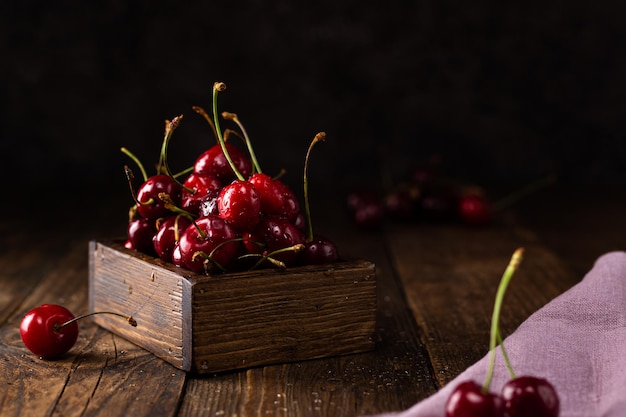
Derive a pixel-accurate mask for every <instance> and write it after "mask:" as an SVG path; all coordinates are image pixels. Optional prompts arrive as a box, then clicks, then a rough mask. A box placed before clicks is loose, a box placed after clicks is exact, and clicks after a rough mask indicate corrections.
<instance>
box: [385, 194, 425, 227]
mask: <svg viewBox="0 0 626 417" xmlns="http://www.w3.org/2000/svg"><path fill="white" fill-rule="evenodd" d="M419 195H420V192H419V188H417V187H416V186H412V187H398V188H396V189H394V190H392V191H390V192H389V193H388V194H387V195H386V196H385V200H384V204H385V212H386V213H387V214H388V215H389V216H390V217H391V218H393V219H396V220H409V219H412V218H414V217H415V213H416V211H417V205H418V199H419Z"/></svg>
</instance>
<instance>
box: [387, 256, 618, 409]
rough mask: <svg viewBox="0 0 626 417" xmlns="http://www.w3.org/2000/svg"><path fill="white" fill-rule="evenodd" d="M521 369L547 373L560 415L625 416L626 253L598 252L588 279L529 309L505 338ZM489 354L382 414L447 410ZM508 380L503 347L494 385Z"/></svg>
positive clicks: (479, 376) (480, 374)
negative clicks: (453, 394) (436, 387)
mask: <svg viewBox="0 0 626 417" xmlns="http://www.w3.org/2000/svg"><path fill="white" fill-rule="evenodd" d="M504 345H505V347H506V349H507V353H508V354H509V357H510V359H511V362H512V365H513V368H514V370H515V372H516V374H517V375H518V376H521V375H534V376H539V377H543V378H546V379H548V380H549V381H550V382H551V383H552V384H553V385H554V386H555V388H556V390H557V392H558V394H559V398H560V400H561V413H560V416H561V417H618V416H620V417H621V416H626V253H625V252H610V253H607V254H604V255H602V256H601V257H600V258H598V259H597V260H596V262H595V264H594V266H593V268H592V269H591V270H590V271H589V272H588V273H587V275H586V276H585V277H584V279H583V280H582V281H581V282H579V283H578V284H576V285H575V286H574V287H572V288H571V289H569V290H568V291H566V292H565V293H563V294H561V295H560V296H558V297H557V298H555V299H554V300H552V301H551V302H549V303H548V304H547V305H545V306H544V307H542V308H541V309H540V310H538V311H537V312H535V313H534V314H533V315H531V316H530V317H529V318H528V319H527V320H526V321H525V322H524V323H522V324H521V325H520V326H519V327H518V328H517V330H516V331H515V332H514V333H513V334H511V335H510V336H509V337H507V338H506V339H505V341H504ZM488 358H489V355H488V354H487V355H485V357H483V358H482V359H481V360H479V361H478V362H477V363H475V364H474V365H472V366H470V367H469V368H467V369H466V370H465V371H464V372H462V373H461V374H460V375H458V376H457V377H456V378H455V379H454V380H452V381H450V383H448V384H446V385H445V386H444V387H442V388H441V389H440V390H439V391H438V392H436V393H435V394H433V395H432V396H430V397H428V398H426V399H425V400H423V401H421V402H419V403H417V404H415V405H414V406H412V407H411V408H409V409H408V410H406V411H404V412H399V413H389V414H382V415H379V416H378V417H391V416H394V417H443V416H444V406H445V402H446V400H447V399H448V397H449V396H450V393H451V392H452V390H453V389H454V388H455V387H456V385H457V384H459V383H460V382H462V381H465V380H469V379H473V380H475V381H477V382H478V383H480V384H482V383H483V381H484V378H485V372H486V370H487V363H488ZM508 380H509V375H508V371H507V370H506V366H505V364H504V360H503V358H502V356H501V354H500V350H499V349H498V354H497V356H496V370H495V374H494V379H493V381H492V384H491V390H492V391H494V392H500V389H501V388H502V386H503V385H504V383H505V382H506V381H508Z"/></svg>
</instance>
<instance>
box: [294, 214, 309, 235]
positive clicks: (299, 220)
mask: <svg viewBox="0 0 626 417" xmlns="http://www.w3.org/2000/svg"><path fill="white" fill-rule="evenodd" d="M293 225H294V226H296V227H297V228H298V229H299V230H301V231H302V232H303V233H304V232H305V231H306V228H307V227H308V225H309V223H308V222H307V220H306V214H305V213H303V212H302V211H300V212H298V214H296V217H295V218H294V219H293Z"/></svg>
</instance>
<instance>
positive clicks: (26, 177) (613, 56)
mask: <svg viewBox="0 0 626 417" xmlns="http://www.w3.org/2000/svg"><path fill="white" fill-rule="evenodd" d="M515 3H518V4H515ZM364 4H365V3H363V2H360V1H354V0H347V1H336V0H333V1H327V0H322V1H316V2H288V1H280V0H278V1H272V2H264V1H248V2H209V1H203V2H201V1H181V2H174V1H167V0H166V1H159V2H155V1H147V0H143V1H142V0H138V1H128V2H124V1H120V0H117V1H115V0H114V1H107V2H104V1H93V2H71V1H58V2H45V3H44V2H41V4H40V3H38V2H33V1H22V2H11V4H10V5H3V6H2V8H3V12H2V13H1V14H2V17H1V19H2V22H1V24H0V41H1V48H2V49H1V51H0V52H1V54H2V63H1V64H0V65H1V67H0V68H1V71H2V78H1V80H2V82H1V83H0V97H1V99H0V135H1V138H2V171H3V174H4V175H5V178H7V180H8V182H9V187H11V186H17V185H19V187H17V188H16V190H19V191H18V192H19V193H28V194H29V195H37V192H38V191H37V190H39V189H44V188H46V189H48V190H49V189H53V190H55V192H58V193H64V192H70V193H74V194H76V193H90V192H91V193H97V192H98V191H97V190H99V189H106V187H110V188H111V189H116V190H117V189H119V190H122V191H121V192H127V191H128V190H127V189H126V188H125V187H126V182H125V179H124V174H123V170H122V167H123V165H124V164H125V163H128V162H129V160H128V159H127V158H126V157H125V156H124V155H122V154H121V152H120V151H119V148H120V147H121V146H126V147H128V148H129V149H131V150H132V151H133V152H134V153H135V154H137V155H138V156H139V157H140V159H141V160H142V161H143V162H144V164H145V165H146V166H148V167H149V168H151V167H152V166H153V164H154V163H155V162H156V161H157V158H158V153H159V148H160V145H161V140H162V137H163V121H164V120H165V119H169V118H172V117H173V116H176V115H178V114H184V119H183V123H182V124H181V127H180V128H179V129H178V130H177V131H176V132H175V134H174V138H173V139H172V143H171V146H170V164H171V165H172V166H173V168H174V170H175V171H176V170H179V169H183V168H185V167H187V166H189V165H190V164H191V163H192V162H193V160H194V159H195V157H196V155H197V154H199V153H200V152H201V151H202V150H204V149H206V148H207V147H208V146H211V145H212V144H213V143H214V139H213V138H212V136H211V134H210V130H209V127H208V125H207V124H206V123H205V122H204V121H203V120H202V118H200V117H199V116H198V115H196V114H195V113H194V112H193V111H192V110H191V106H192V105H200V106H203V107H205V108H206V109H207V110H210V106H211V88H212V85H213V82H214V81H218V80H219V81H223V82H225V83H226V84H227V86H228V89H227V90H226V92H224V93H223V94H222V95H221V96H220V99H219V100H220V106H221V109H220V111H223V110H227V111H231V112H235V113H237V114H238V115H239V117H240V118H241V120H242V121H243V122H244V124H245V125H246V127H247V130H248V132H249V133H250V135H251V137H252V140H253V142H254V144H255V148H256V151H257V155H258V157H259V159H260V161H261V164H262V166H263V169H264V171H265V172H268V173H276V172H278V171H279V170H280V169H281V168H285V169H287V176H286V177H285V179H286V180H287V182H289V183H291V184H292V185H294V186H296V187H299V184H301V178H302V166H303V162H304V155H305V151H306V148H307V146H308V144H309V141H310V140H311V139H312V138H313V136H314V135H315V133H317V132H318V131H322V130H323V131H326V132H327V134H328V140H327V142H326V143H325V144H323V145H321V146H319V147H318V148H316V149H315V151H314V154H313V159H312V160H311V173H310V175H311V182H312V187H317V188H316V190H318V191H319V190H320V189H321V188H322V187H325V186H342V187H343V186H345V187H351V186H353V185H355V184H363V183H369V182H371V181H373V182H377V181H380V178H381V176H384V175H388V176H389V178H392V179H393V180H394V181H396V180H397V181H399V180H400V179H401V178H402V177H403V176H404V175H405V174H406V173H407V172H408V171H409V170H410V169H411V168H412V167H413V166H414V165H416V164H417V163H419V162H420V161H424V160H428V159H429V158H431V157H432V156H433V155H440V156H441V158H442V159H441V160H442V167H443V168H444V169H445V172H447V173H448V174H449V175H451V176H456V177H462V178H465V179H468V180H471V181H474V182H477V183H481V184H487V183H491V182H504V181H510V182H512V183H516V184H523V183H526V182H530V181H534V180H535V179H537V178H540V177H543V176H545V175H548V174H556V175H558V176H559V178H560V179H561V181H564V182H570V183H613V182H617V183H621V182H623V181H624V180H625V178H626V171H625V170H624V168H623V167H624V163H625V161H626V143H625V140H624V136H625V133H626V125H625V123H624V120H625V118H624V116H625V114H626V82H625V77H626V53H625V51H626V29H625V28H624V25H623V16H624V12H625V11H626V10H624V9H625V7H624V6H623V4H622V3H621V2H617V1H616V2H606V1H605V2H566V1H552V2H536V3H532V2H530V3H529V2H523V3H519V2H513V3H511V4H500V3H499V2H493V3H491V4H490V2H458V3H456V2H446V1H439V0H424V1H414V2H407V1H398V0H388V1H385V2H382V3H380V5H377V6H366V5H364ZM223 127H232V126H230V125H228V124H227V123H223ZM9 189H11V188H9ZM12 195H13V196H14V197H15V194H12ZM103 198H106V197H104V196H103ZM3 201H7V200H6V199H4V198H3ZM4 206H5V208H6V204H5V205H4Z"/></svg>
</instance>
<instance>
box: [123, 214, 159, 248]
mask: <svg viewBox="0 0 626 417" xmlns="http://www.w3.org/2000/svg"><path fill="white" fill-rule="evenodd" d="M156 233H157V227H156V222H155V221H154V220H148V219H144V218H139V219H135V220H133V221H131V222H129V223H128V228H127V236H128V243H129V244H130V246H128V245H127V246H126V247H127V248H128V247H129V248H132V249H134V250H137V251H139V252H142V253H145V254H147V255H154V243H153V239H154V235H155V234H156Z"/></svg>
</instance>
